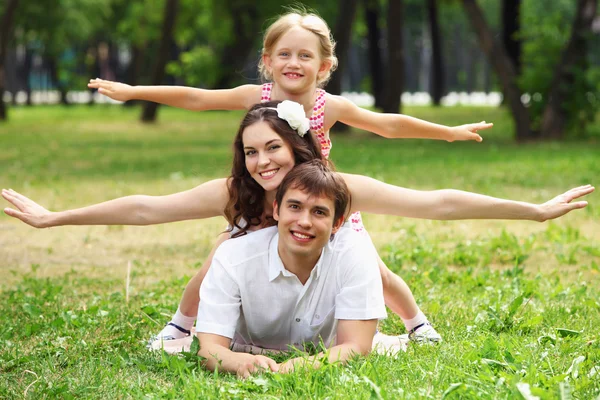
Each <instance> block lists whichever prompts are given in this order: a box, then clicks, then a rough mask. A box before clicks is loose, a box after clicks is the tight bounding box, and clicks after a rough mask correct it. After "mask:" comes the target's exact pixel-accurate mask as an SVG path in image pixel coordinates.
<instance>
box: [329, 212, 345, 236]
mask: <svg viewBox="0 0 600 400" xmlns="http://www.w3.org/2000/svg"><path fill="white" fill-rule="evenodd" d="M342 225H344V216H343V215H342V216H341V217H340V218H339V219H338V220H337V221H335V222H334V224H333V229H332V230H331V234H332V235H335V234H336V233H337V231H339V230H340V228H341V227H342Z"/></svg>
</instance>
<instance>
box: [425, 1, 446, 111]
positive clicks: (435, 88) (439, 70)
mask: <svg viewBox="0 0 600 400" xmlns="http://www.w3.org/2000/svg"><path fill="white" fill-rule="evenodd" d="M427 19H428V22H429V23H428V26H429V33H430V36H431V85H430V91H429V92H430V95H431V99H432V102H433V105H434V106H439V105H440V103H441V100H442V96H443V95H444V92H445V86H446V85H445V68H444V57H443V51H442V38H441V35H440V25H439V18H438V0H427Z"/></svg>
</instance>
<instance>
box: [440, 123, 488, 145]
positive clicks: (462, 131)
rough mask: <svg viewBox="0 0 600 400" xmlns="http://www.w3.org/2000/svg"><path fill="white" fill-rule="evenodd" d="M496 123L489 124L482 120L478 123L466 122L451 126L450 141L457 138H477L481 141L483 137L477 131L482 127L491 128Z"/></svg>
mask: <svg viewBox="0 0 600 400" xmlns="http://www.w3.org/2000/svg"><path fill="white" fill-rule="evenodd" d="M492 126H494V124H487V123H486V122H485V121H481V122H479V123H477V124H466V125H460V126H454V127H452V128H450V139H448V141H449V142H453V141H455V140H475V141H477V142H481V141H482V140H483V139H482V138H481V136H479V134H478V133H477V131H480V130H482V129H490V128H491V127H492Z"/></svg>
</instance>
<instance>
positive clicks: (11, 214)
mask: <svg viewBox="0 0 600 400" xmlns="http://www.w3.org/2000/svg"><path fill="white" fill-rule="evenodd" d="M4 214H6V215H8V216H9V217H13V218H17V219H20V220H21V221H23V222H25V223H26V224H29V222H27V220H26V218H25V214H23V213H22V212H20V211H17V210H15V209H12V208H8V207H7V208H5V209H4Z"/></svg>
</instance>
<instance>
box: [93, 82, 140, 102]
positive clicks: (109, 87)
mask: <svg viewBox="0 0 600 400" xmlns="http://www.w3.org/2000/svg"><path fill="white" fill-rule="evenodd" d="M88 87H89V88H90V89H98V93H100V94H103V95H105V96H107V97H110V98H111V99H113V100H118V101H128V100H131V99H132V98H133V86H130V85H127V84H125V83H119V82H112V81H105V80H104V79H100V78H96V79H90V83H88Z"/></svg>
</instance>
